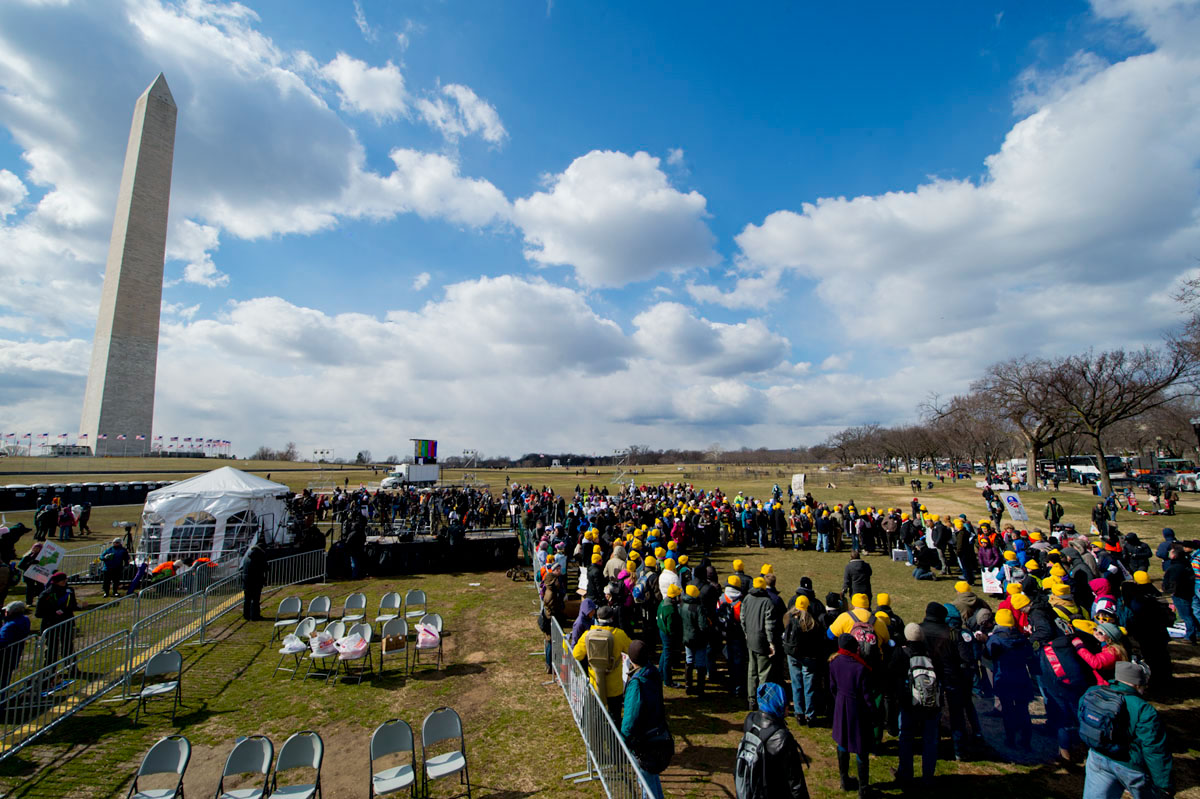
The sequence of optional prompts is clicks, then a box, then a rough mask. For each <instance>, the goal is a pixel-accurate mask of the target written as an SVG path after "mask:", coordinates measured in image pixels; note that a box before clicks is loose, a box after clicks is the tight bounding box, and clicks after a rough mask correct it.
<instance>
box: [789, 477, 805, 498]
mask: <svg viewBox="0 0 1200 799" xmlns="http://www.w3.org/2000/svg"><path fill="white" fill-rule="evenodd" d="M792 495H793V496H797V497H802V496H804V475H802V474H793V475H792Z"/></svg>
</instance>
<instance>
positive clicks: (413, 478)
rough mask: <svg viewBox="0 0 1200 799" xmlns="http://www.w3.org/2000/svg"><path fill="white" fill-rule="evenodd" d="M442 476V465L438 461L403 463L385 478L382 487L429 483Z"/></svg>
mask: <svg viewBox="0 0 1200 799" xmlns="http://www.w3.org/2000/svg"><path fill="white" fill-rule="evenodd" d="M441 477H442V467H441V466H439V465H438V464H436V463H433V464H417V463H402V464H400V465H399V466H397V467H396V468H395V469H393V470H392V471H390V472H388V476H387V477H385V478H383V481H382V482H381V483H380V484H379V486H380V488H399V487H400V486H402V485H429V484H431V483H436V482H437V481H438V480H440V479H441Z"/></svg>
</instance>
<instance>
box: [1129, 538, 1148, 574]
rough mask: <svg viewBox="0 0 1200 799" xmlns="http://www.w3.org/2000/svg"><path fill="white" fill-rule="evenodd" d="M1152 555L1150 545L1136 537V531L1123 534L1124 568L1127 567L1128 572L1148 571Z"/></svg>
mask: <svg viewBox="0 0 1200 799" xmlns="http://www.w3.org/2000/svg"><path fill="white" fill-rule="evenodd" d="M1152 556H1153V553H1152V552H1151V551H1150V545H1149V544H1147V543H1145V542H1144V541H1142V540H1141V539H1140V538H1138V535H1137V533H1126V534H1125V568H1127V569H1129V571H1130V573H1132V572H1136V571H1144V572H1148V571H1150V558H1151V557H1152Z"/></svg>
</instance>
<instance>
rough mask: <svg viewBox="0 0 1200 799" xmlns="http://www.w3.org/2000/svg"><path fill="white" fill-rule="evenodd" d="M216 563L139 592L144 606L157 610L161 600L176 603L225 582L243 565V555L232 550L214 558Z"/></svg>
mask: <svg viewBox="0 0 1200 799" xmlns="http://www.w3.org/2000/svg"><path fill="white" fill-rule="evenodd" d="M214 562H215V563H216V565H215V566H210V565H208V564H200V565H197V566H192V567H191V568H190V569H188V570H187V571H185V572H184V573H183V574H177V575H175V576H174V577H168V578H167V579H165V580H160V581H158V582H157V583H155V584H154V585H151V586H148V587H146V588H143V589H142V590H141V591H138V596H139V597H140V598H141V602H142V605H143V606H146V607H148V608H150V609H155V608H156V606H155V605H154V604H152V603H158V604H162V603H161V600H164V599H167V600H170V601H175V600H177V599H178V598H179V597H181V596H187V595H189V594H196V593H202V592H203V591H204V589H205V588H207V587H208V586H210V585H212V584H213V583H215V582H217V581H218V580H224V579H225V578H226V577H228V576H229V575H231V574H233V573H234V572H236V571H237V570H238V568H239V566H240V564H241V553H240V552H234V551H232V550H231V551H228V552H222V553H221V554H220V555H219V556H218V557H217V558H214ZM167 604H170V602H168V603H167Z"/></svg>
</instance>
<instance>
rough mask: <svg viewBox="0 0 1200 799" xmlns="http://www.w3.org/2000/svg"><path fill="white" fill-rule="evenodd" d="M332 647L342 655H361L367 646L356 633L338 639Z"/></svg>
mask: <svg viewBox="0 0 1200 799" xmlns="http://www.w3.org/2000/svg"><path fill="white" fill-rule="evenodd" d="M333 645H334V647H335V648H336V649H337V651H338V652H339V653H341V654H343V655H361V654H362V653H363V652H364V651H366V649H367V647H368V646H369V644H368V643H367V641H366V639H365V638H363V637H362V636H361V635H359V634H358V633H354V634H352V635H347V636H346V637H345V638H339V639H337V641H335V642H334V644H333Z"/></svg>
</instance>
